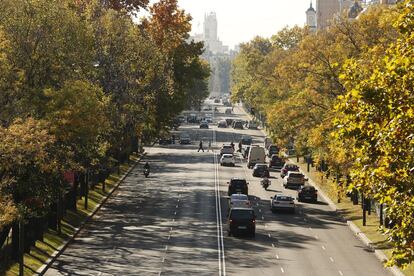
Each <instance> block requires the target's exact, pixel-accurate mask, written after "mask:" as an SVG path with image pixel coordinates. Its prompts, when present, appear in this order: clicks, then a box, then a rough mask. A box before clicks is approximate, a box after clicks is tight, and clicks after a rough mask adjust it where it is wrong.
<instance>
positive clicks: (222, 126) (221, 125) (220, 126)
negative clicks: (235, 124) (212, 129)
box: [217, 120, 227, 128]
mask: <svg viewBox="0 0 414 276" xmlns="http://www.w3.org/2000/svg"><path fill="white" fill-rule="evenodd" d="M217 127H219V128H226V127H227V122H226V120H220V121H219V122H218V123H217Z"/></svg>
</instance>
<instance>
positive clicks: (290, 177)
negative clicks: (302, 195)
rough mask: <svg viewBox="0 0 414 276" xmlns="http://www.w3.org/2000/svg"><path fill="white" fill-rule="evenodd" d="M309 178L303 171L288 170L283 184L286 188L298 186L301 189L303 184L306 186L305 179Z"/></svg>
mask: <svg viewBox="0 0 414 276" xmlns="http://www.w3.org/2000/svg"><path fill="white" fill-rule="evenodd" d="M306 180H307V179H306V178H305V176H304V175H303V173H301V172H296V171H288V173H287V175H286V177H285V178H283V186H284V187H285V188H290V187H293V188H296V189H299V188H300V187H301V186H305V181H306Z"/></svg>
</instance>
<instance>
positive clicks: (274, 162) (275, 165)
mask: <svg viewBox="0 0 414 276" xmlns="http://www.w3.org/2000/svg"><path fill="white" fill-rule="evenodd" d="M284 165H285V160H284V159H283V158H282V157H280V156H279V155H277V154H273V155H272V157H270V161H269V168H271V169H274V170H281V169H282V168H283V166H284Z"/></svg>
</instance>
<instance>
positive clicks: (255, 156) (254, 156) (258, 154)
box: [247, 145, 266, 169]
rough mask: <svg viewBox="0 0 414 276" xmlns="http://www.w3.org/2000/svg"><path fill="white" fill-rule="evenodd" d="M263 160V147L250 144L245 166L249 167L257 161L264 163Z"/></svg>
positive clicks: (264, 155)
mask: <svg viewBox="0 0 414 276" xmlns="http://www.w3.org/2000/svg"><path fill="white" fill-rule="evenodd" d="M265 161H266V153H265V149H264V148H262V147H260V146H258V145H252V146H251V147H250V150H249V155H248V156H247V167H248V168H249V169H251V168H253V167H254V165H256V164H257V163H265Z"/></svg>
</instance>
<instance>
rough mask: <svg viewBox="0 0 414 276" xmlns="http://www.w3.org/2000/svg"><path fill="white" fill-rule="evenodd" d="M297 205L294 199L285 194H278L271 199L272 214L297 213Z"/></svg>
mask: <svg viewBox="0 0 414 276" xmlns="http://www.w3.org/2000/svg"><path fill="white" fill-rule="evenodd" d="M295 209H296V205H295V201H294V199H293V197H291V196H287V195H284V194H276V195H275V196H273V197H270V210H271V211H272V213H274V212H276V211H278V210H279V211H290V212H292V213H295Z"/></svg>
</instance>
